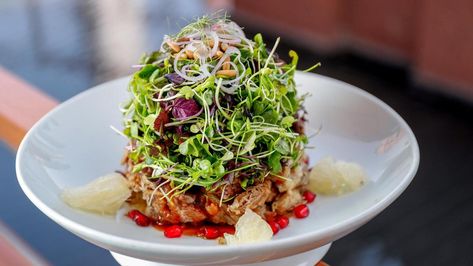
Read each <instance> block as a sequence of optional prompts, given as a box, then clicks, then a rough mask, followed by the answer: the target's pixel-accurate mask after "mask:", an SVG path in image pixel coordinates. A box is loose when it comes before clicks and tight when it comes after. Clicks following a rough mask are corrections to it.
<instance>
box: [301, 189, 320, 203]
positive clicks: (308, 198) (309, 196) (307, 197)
mask: <svg viewBox="0 0 473 266" xmlns="http://www.w3.org/2000/svg"><path fill="white" fill-rule="evenodd" d="M302 196H303V197H304V199H305V200H306V201H307V203H311V202H313V201H314V200H315V197H317V195H315V194H314V193H312V192H310V191H308V190H307V191H306V192H304V194H303V195H302Z"/></svg>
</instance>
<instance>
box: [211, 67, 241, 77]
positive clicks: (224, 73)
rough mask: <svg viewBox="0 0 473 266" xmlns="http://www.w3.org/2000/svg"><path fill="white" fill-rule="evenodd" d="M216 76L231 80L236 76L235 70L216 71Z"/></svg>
mask: <svg viewBox="0 0 473 266" xmlns="http://www.w3.org/2000/svg"><path fill="white" fill-rule="evenodd" d="M216 74H217V76H224V77H227V78H233V77H236V75H237V72H236V70H233V69H232V70H219V71H217V73H216Z"/></svg>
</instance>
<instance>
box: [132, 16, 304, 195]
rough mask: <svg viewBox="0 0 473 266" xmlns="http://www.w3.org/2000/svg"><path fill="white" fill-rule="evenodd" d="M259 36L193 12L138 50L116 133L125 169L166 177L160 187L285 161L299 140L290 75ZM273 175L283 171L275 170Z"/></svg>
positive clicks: (238, 174)
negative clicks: (125, 154) (154, 45)
mask: <svg viewBox="0 0 473 266" xmlns="http://www.w3.org/2000/svg"><path fill="white" fill-rule="evenodd" d="M278 42H279V39H278V40H277V41H276V43H275V45H274V47H272V49H271V50H269V49H268V47H267V46H266V45H265V43H264V42H263V38H262V36H261V35H260V34H257V35H256V36H255V37H254V38H253V40H250V39H247V38H246V37H245V35H244V34H243V32H242V30H241V28H240V27H239V26H238V25H236V24H235V23H234V22H232V21H230V20H228V19H227V18H221V17H220V18H210V17H203V18H201V19H199V20H197V21H196V22H194V23H191V24H189V25H188V26H186V27H184V28H183V29H182V30H181V32H179V33H178V34H177V35H175V36H165V41H164V42H163V45H162V46H161V49H160V50H159V51H154V52H152V53H150V54H145V55H144V56H143V57H142V58H141V60H140V64H139V65H136V66H135V67H139V68H140V69H139V71H137V72H136V73H135V74H134V75H133V77H132V79H131V81H130V84H129V91H130V92H131V94H132V97H131V100H130V101H129V102H128V103H127V104H125V106H124V108H123V112H124V117H125V119H124V124H125V129H124V134H125V135H126V136H127V137H129V138H130V140H131V144H130V146H129V158H130V159H131V160H133V162H134V169H133V171H134V172H139V171H142V170H143V169H145V168H146V170H148V173H149V172H151V170H150V169H152V174H151V175H150V176H149V179H150V180H155V181H157V184H163V183H164V182H165V183H169V184H171V186H172V187H173V190H172V192H175V193H171V192H169V193H168V194H172V195H175V194H176V193H182V192H184V191H186V190H187V189H189V188H191V187H193V186H200V187H204V188H205V189H207V190H212V189H216V188H218V187H219V186H224V185H226V184H228V183H229V182H233V181H234V180H235V178H238V179H237V180H238V181H239V182H240V184H241V186H242V187H243V188H246V187H247V186H250V185H252V184H253V183H255V181H257V180H258V179H263V178H265V177H267V176H268V175H269V174H272V175H276V176H278V174H279V173H280V172H281V170H282V168H283V166H285V165H287V166H288V167H293V166H295V165H296V164H297V163H298V161H299V158H300V157H301V156H302V155H303V152H304V144H306V142H307V138H306V136H305V135H303V134H299V133H297V132H295V131H294V129H293V124H294V123H295V122H296V121H297V120H298V119H301V117H302V115H303V111H302V106H301V104H302V101H303V98H302V97H298V95H297V93H296V86H295V83H294V73H295V69H296V65H297V61H298V57H297V54H296V53H295V52H293V51H291V52H290V53H289V56H290V57H291V58H292V61H291V62H290V63H287V64H286V63H284V62H283V61H282V60H280V59H279V58H278V56H277V54H276V53H275V49H276V46H277V43H278ZM280 178H283V179H284V178H286V177H283V176H280Z"/></svg>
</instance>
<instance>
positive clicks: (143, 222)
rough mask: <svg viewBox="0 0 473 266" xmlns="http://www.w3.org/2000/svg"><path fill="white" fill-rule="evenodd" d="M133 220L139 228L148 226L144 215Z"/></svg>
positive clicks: (147, 220) (148, 222)
mask: <svg viewBox="0 0 473 266" xmlns="http://www.w3.org/2000/svg"><path fill="white" fill-rule="evenodd" d="M133 220H134V221H135V223H136V224H137V225H139V226H148V225H149V224H150V221H149V219H148V217H146V216H145V215H144V214H139V215H136V216H135V219H133Z"/></svg>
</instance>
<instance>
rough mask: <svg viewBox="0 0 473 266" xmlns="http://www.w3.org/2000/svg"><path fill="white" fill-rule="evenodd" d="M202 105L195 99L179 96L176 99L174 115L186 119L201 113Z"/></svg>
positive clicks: (173, 109)
mask: <svg viewBox="0 0 473 266" xmlns="http://www.w3.org/2000/svg"><path fill="white" fill-rule="evenodd" d="M200 109H201V108H200V106H199V105H198V104H197V102H196V101H194V100H193V99H184V98H178V99H176V100H175V101H174V106H173V108H172V116H173V117H174V118H176V119H185V118H187V117H190V116H194V115H196V114H198V113H199V111H200Z"/></svg>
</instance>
